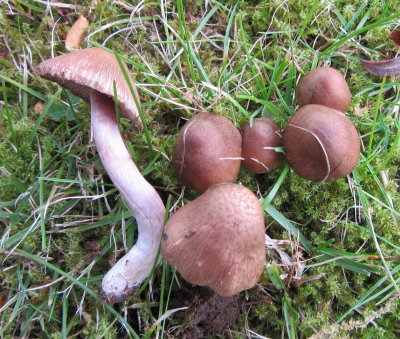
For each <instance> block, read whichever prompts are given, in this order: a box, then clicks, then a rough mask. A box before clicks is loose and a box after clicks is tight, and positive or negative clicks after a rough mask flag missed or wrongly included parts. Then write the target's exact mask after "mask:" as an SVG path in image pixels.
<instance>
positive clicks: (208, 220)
mask: <svg viewBox="0 0 400 339" xmlns="http://www.w3.org/2000/svg"><path fill="white" fill-rule="evenodd" d="M264 227H265V226H264V216H263V211H262V209H261V205H260V203H259V202H258V199H257V197H256V196H255V195H254V193H253V192H251V191H250V190H249V189H248V188H246V187H244V186H241V185H237V184H231V183H226V184H219V185H215V186H212V187H210V188H209V189H208V190H207V191H206V192H204V193H203V194H202V195H200V196H199V197H198V198H197V199H195V200H193V201H191V202H190V203H188V204H186V205H185V206H183V207H182V208H181V209H179V210H178V211H177V212H176V213H175V214H174V215H172V216H171V217H170V218H169V220H168V222H167V224H166V225H165V229H164V236H163V240H162V243H161V254H162V256H163V257H164V258H165V260H167V262H168V263H169V264H170V265H171V266H172V267H174V268H175V269H176V270H177V271H178V272H179V273H180V274H181V275H182V277H183V278H184V279H185V280H187V281H189V282H190V283H192V284H195V285H201V286H208V287H210V288H212V289H213V290H214V291H215V292H216V293H218V294H219V295H222V296H231V295H234V294H237V293H239V292H240V291H243V290H245V289H248V288H251V287H253V286H254V285H255V284H256V283H257V281H258V280H259V278H260V275H261V273H262V271H263V268H264V264H265V229H264Z"/></svg>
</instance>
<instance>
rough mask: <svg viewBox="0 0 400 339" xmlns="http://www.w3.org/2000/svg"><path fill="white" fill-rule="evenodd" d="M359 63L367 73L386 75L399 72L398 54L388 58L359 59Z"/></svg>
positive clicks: (399, 61) (399, 60)
mask: <svg viewBox="0 0 400 339" xmlns="http://www.w3.org/2000/svg"><path fill="white" fill-rule="evenodd" d="M361 63H362V64H363V65H364V67H365V69H366V70H367V71H368V72H369V73H371V74H374V75H379V76H386V75H396V74H399V73H400V56H398V57H397V58H394V59H389V60H378V61H367V60H361Z"/></svg>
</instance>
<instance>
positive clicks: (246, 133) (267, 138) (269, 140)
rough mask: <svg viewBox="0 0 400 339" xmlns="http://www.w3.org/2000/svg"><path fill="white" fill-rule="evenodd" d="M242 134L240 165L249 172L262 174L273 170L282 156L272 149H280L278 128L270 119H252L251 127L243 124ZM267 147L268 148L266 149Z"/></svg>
mask: <svg viewBox="0 0 400 339" xmlns="http://www.w3.org/2000/svg"><path fill="white" fill-rule="evenodd" d="M240 130H241V133H242V156H243V158H244V159H243V160H242V165H243V166H244V167H245V168H246V169H247V170H248V171H250V172H253V173H264V172H267V171H270V170H273V169H274V168H275V167H277V166H278V164H279V162H280V161H281V160H282V159H283V154H282V153H280V152H277V151H276V150H274V149H272V148H274V147H282V146H283V141H282V136H281V135H280V134H279V126H278V125H277V124H276V123H275V122H274V121H273V120H271V119H268V118H256V119H253V126H252V127H250V123H249V122H245V123H244V124H243V125H242V126H241V128H240ZM266 147H268V148H266Z"/></svg>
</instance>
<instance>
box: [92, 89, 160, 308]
mask: <svg viewBox="0 0 400 339" xmlns="http://www.w3.org/2000/svg"><path fill="white" fill-rule="evenodd" d="M90 105H91V116H92V117H91V119H92V130H93V137H94V142H95V144H96V147H97V151H98V153H99V155H100V159H101V161H102V163H103V166H104V168H105V169H106V171H107V174H108V175H109V177H110V178H111V180H112V182H113V183H114V185H115V187H116V188H117V189H118V190H119V191H120V192H121V194H122V196H123V198H124V200H125V201H126V203H127V204H128V206H129V208H130V209H131V210H132V212H133V214H134V216H135V218H136V221H137V225H138V232H139V234H138V240H137V242H136V244H135V245H134V246H133V247H132V249H131V250H130V251H129V252H128V253H127V254H125V256H124V257H122V258H121V259H120V260H119V261H118V262H117V263H116V264H115V265H114V266H113V267H112V268H111V269H110V271H109V272H108V273H107V274H106V275H105V277H104V279H103V283H102V290H101V297H102V298H103V299H104V300H105V301H106V302H108V303H114V302H119V301H122V300H124V299H126V298H128V297H129V296H131V295H132V294H133V293H134V292H135V291H136V289H137V288H138V287H139V286H140V284H141V283H142V282H143V280H145V279H146V277H147V276H148V275H149V273H150V271H151V269H152V267H153V264H154V261H155V260H156V256H157V252H158V248H159V244H160V239H161V234H162V228H163V222H164V214H165V207H164V204H163V202H162V201H161V198H160V196H159V195H158V193H157V192H156V190H155V189H154V188H153V186H151V185H150V184H149V183H148V182H147V181H146V180H145V179H144V178H143V176H142V175H141V173H140V172H139V170H138V169H137V167H136V166H135V164H134V163H133V161H132V158H131V156H130V154H129V152H128V150H127V148H126V146H125V144H124V141H123V140H122V137H121V133H120V131H119V128H118V122H117V120H116V116H115V108H114V102H113V100H112V99H110V98H109V97H107V96H105V95H103V94H101V93H99V92H96V91H93V90H92V91H91V93H90Z"/></svg>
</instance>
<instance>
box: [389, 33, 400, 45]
mask: <svg viewBox="0 0 400 339" xmlns="http://www.w3.org/2000/svg"><path fill="white" fill-rule="evenodd" d="M388 38H389V39H391V40H393V41H394V42H395V43H396V44H398V45H400V31H399V30H396V31H393V32H391V33H390V34H389V35H388Z"/></svg>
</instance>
